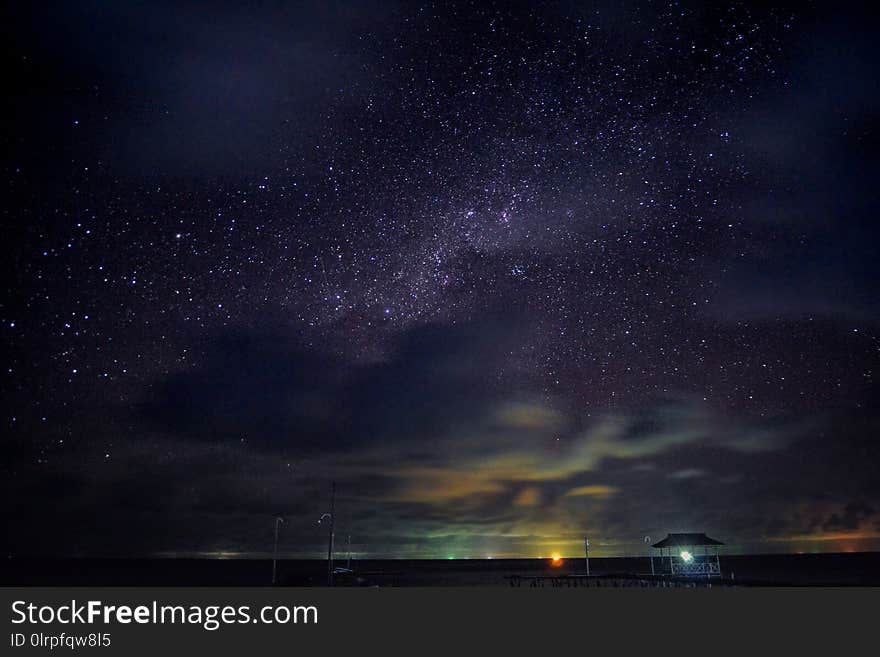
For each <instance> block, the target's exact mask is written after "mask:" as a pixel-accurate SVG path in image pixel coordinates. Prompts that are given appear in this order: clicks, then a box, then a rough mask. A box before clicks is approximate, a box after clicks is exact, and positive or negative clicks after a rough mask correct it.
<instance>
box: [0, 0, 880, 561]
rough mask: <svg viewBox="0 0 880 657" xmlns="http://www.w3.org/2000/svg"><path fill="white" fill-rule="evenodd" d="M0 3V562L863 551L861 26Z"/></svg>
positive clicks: (874, 473) (678, 15)
mask: <svg viewBox="0 0 880 657" xmlns="http://www.w3.org/2000/svg"><path fill="white" fill-rule="evenodd" d="M237 4H238V5H239V6H236V3H230V4H215V3H210V4H209V3H204V4H196V3H192V2H185V1H184V2H142V3H141V2H137V3H136V2H121V3H120V2H65V3H59V4H56V5H48V4H44V3H14V5H15V6H11V7H8V8H6V9H4V10H3V11H4V12H5V13H4V15H3V16H2V21H0V23H2V25H3V28H2V29H3V32H4V34H3V40H2V48H3V70H4V75H3V87H4V89H3V97H4V100H3V108H4V109H3V114H4V119H3V121H2V127H0V140H2V141H0V143H2V178H0V184H2V189H3V203H2V206H0V207H2V222H3V241H4V256H5V257H4V258H3V264H2V267H3V274H4V275H3V281H4V283H3V286H2V298H0V322H2V325H0V335H2V343H3V351H4V359H3V363H4V364H3V378H2V401H0V405H2V415H0V423H2V427H3V437H2V441H3V442H2V459H0V464H2V465H0V469H2V479H0V481H2V488H0V491H2V496H3V500H4V503H3V507H4V510H3V524H4V526H5V527H6V528H7V531H6V532H5V534H6V536H5V537H4V538H3V539H0V548H2V550H3V553H4V554H7V555H13V556H28V555H31V556H34V555H43V554H54V555H61V556H87V555H91V556H103V555H118V556H149V555H196V554H210V555H222V554H230V555H236V554H241V555H258V554H262V553H265V552H267V551H269V550H271V544H272V532H273V527H274V521H273V518H274V517H275V516H276V515H281V516H283V517H284V518H285V519H286V521H287V522H286V523H285V525H284V526H283V530H282V538H281V549H282V550H283V552H284V553H286V554H290V555H298V556H314V557H320V556H321V554H322V549H324V548H323V544H324V541H325V528H324V527H323V526H320V525H318V524H317V519H318V517H319V516H320V515H321V514H322V513H323V512H324V511H326V510H327V507H328V504H329V489H330V482H331V481H334V480H335V481H336V483H337V488H338V496H337V510H338V514H337V532H338V534H339V536H340V537H342V538H341V541H342V542H343V543H344V541H345V537H346V536H347V535H348V534H351V536H352V544H353V549H354V551H355V554H356V556H372V557H447V556H457V557H479V558H482V557H486V556H494V557H504V556H521V557H532V556H546V555H548V554H549V553H550V552H562V553H564V554H580V553H581V547H580V546H581V545H582V540H583V536H584V535H585V534H587V535H589V536H590V537H591V544H592V545H593V546H594V548H593V549H594V550H595V551H596V554H599V555H602V554H607V555H611V554H634V553H636V552H638V551H640V550H642V549H643V545H644V538H645V536H646V535H650V536H652V537H653V538H654V540H658V539H659V538H662V537H663V536H665V533H666V532H668V531H705V532H707V533H709V534H710V535H711V536H714V537H716V538H719V539H721V540H723V541H725V542H727V543H729V544H732V545H733V546H734V548H733V549H739V550H745V551H792V552H794V551H800V550H821V551H849V550H865V549H880V472H878V464H880V445H878V439H880V433H878V432H880V404H878V393H877V381H876V377H877V373H878V366H880V333H878V330H880V323H878V320H880V294H878V285H877V283H878V280H880V259H878V258H877V255H876V252H877V241H878V238H880V230H878V224H877V216H876V207H877V202H876V200H877V185H878V175H877V174H878V161H880V160H878V155H880V143H878V127H880V124H878V120H880V89H878V81H877V76H876V67H875V63H876V60H877V57H876V55H877V45H875V44H876V38H875V36H876V35H875V29H874V25H875V22H874V21H873V20H871V19H870V17H869V16H868V15H867V14H866V13H865V12H863V11H862V10H860V9H858V8H857V7H850V6H847V5H845V4H844V3H830V4H827V5H814V4H810V3H801V2H798V3H791V4H790V5H785V4H777V6H776V7H775V8H772V9H770V8H760V7H750V6H748V5H744V4H739V3H734V4H731V5H720V4H718V5H717V6H714V7H710V6H708V5H710V4H712V5H714V4H715V3H702V2H683V3H679V2H673V3H665V2H650V3H640V4H631V5H627V6H623V5H622V4H621V3H618V2H612V1H609V2H599V3H589V2H552V3H547V4H539V3H522V4H517V3H513V4H511V3H497V4H492V3H489V2H482V1H480V2H470V3H446V2H438V3H436V4H421V5H419V4H416V3H409V2H406V3H401V4H395V3H392V2H352V3H348V4H339V5H334V4H332V3H297V2H254V3H237Z"/></svg>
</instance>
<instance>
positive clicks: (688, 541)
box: [651, 532, 724, 548]
mask: <svg viewBox="0 0 880 657" xmlns="http://www.w3.org/2000/svg"><path fill="white" fill-rule="evenodd" d="M698 545H724V543H722V542H721V541H716V540H715V539H714V538H709V537H708V536H706V535H705V534H704V533H702V532H701V533H699V534H669V535H667V536H666V538H664V539H663V540H662V541H660V542H659V543H654V545H652V546H651V547H655V548H665V547H696V546H698Z"/></svg>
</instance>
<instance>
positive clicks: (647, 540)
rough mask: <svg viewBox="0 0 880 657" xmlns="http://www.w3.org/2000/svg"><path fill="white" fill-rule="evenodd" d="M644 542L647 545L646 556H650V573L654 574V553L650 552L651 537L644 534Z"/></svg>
mask: <svg viewBox="0 0 880 657" xmlns="http://www.w3.org/2000/svg"><path fill="white" fill-rule="evenodd" d="M645 543H646V544H647V545H648V556H649V557H651V574H652V575H654V574H655V573H654V553H653V552H651V551H650V550H651V537H650V536H645Z"/></svg>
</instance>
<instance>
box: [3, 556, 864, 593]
mask: <svg viewBox="0 0 880 657" xmlns="http://www.w3.org/2000/svg"><path fill="white" fill-rule="evenodd" d="M337 565H341V566H344V565H345V563H344V562H342V561H340V562H337ZM655 566H656V568H657V570H658V572H659V571H660V561H659V560H655ZM721 568H722V571H723V572H724V578H725V580H729V579H730V578H731V576H733V581H734V582H736V583H737V584H740V585H749V584H752V585H774V584H775V585H794V586H829V585H838V586H880V553H877V552H863V553H855V554H803V555H749V556H743V555H739V556H722V557H721ZM352 569H353V570H354V571H355V573H356V575H357V577H358V579H359V581H360V584H361V585H364V584H373V585H379V586H507V585H508V583H509V580H508V579H506V578H507V577H509V576H510V575H526V576H535V575H560V574H572V575H573V574H583V572H584V560H583V559H567V560H566V561H565V562H564V563H563V564H561V565H559V566H553V565H551V564H550V562H549V561H547V560H540V559H497V560H466V559H456V560H444V561H434V560H418V561H397V560H381V561H380V560H371V561H355V562H354V563H353V564H352ZM590 571H591V574H593V575H612V574H618V573H630V574H632V573H642V574H643V573H650V572H651V566H650V562H649V560H648V558H647V557H645V558H610V559H595V558H593V559H590ZM271 573H272V564H271V562H270V561H263V560H249V559H16V558H9V559H4V560H3V561H2V562H0V585H3V586H259V585H264V584H265V585H268V584H269V583H270V581H271ZM326 581H327V565H326V562H325V561H319V560H285V561H279V562H278V583H279V584H280V585H287V586H323V585H324V584H326ZM338 583H339V584H345V583H349V584H350V583H354V580H353V579H352V578H351V577H344V576H340V577H339V582H338Z"/></svg>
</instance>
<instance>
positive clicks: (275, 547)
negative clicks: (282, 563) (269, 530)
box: [272, 516, 284, 586]
mask: <svg viewBox="0 0 880 657" xmlns="http://www.w3.org/2000/svg"><path fill="white" fill-rule="evenodd" d="M283 522H284V518H282V517H281V516H279V517H277V518H275V543H274V544H273V546H272V586H275V575H276V572H277V567H276V561H278V530H279V528H280V527H281V524H282V523H283Z"/></svg>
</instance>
